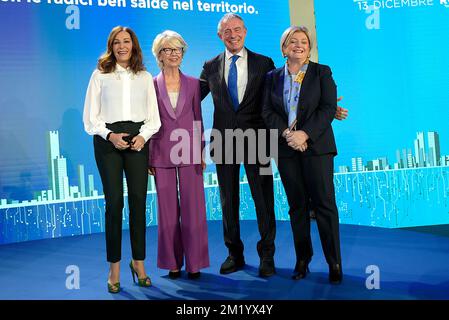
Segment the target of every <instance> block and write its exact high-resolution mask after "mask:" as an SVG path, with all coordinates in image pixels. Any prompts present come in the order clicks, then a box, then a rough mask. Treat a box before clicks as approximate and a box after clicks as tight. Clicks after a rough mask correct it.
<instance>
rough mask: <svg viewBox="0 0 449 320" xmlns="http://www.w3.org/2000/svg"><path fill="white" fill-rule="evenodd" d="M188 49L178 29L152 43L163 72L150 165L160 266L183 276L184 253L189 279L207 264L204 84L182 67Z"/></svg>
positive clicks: (156, 81) (172, 275) (158, 86)
mask: <svg viewBox="0 0 449 320" xmlns="http://www.w3.org/2000/svg"><path fill="white" fill-rule="evenodd" d="M186 49H187V44H186V42H185V41H184V39H183V38H182V37H181V36H180V35H179V34H178V33H176V32H174V31H169V30H167V31H164V32H162V33H161V34H159V35H157V36H156V38H155V40H154V42H153V54H154V56H155V57H156V61H157V63H158V65H159V67H160V68H161V70H162V71H161V72H160V73H159V75H158V76H157V77H155V78H154V86H155V88H156V95H157V100H158V106H159V113H160V117H161V123H162V126H161V129H160V130H159V132H158V133H157V134H156V135H154V136H153V137H152V139H151V141H150V153H149V154H150V159H149V167H150V173H151V174H154V175H155V182H156V190H157V198H158V258H157V265H158V267H159V268H162V269H168V270H170V272H169V274H168V275H169V277H170V278H172V279H175V278H178V277H179V276H180V275H181V271H180V270H181V267H182V266H183V264H184V257H185V264H186V271H187V272H188V277H189V278H190V279H195V278H198V277H199V276H200V269H202V268H206V267H208V266H209V253H208V239H207V224H206V204H205V197H204V182H203V169H204V168H205V164H204V162H203V161H202V150H203V148H204V142H203V141H202V135H203V124H202V116H201V94H200V82H199V80H198V79H195V78H192V77H189V76H186V75H184V74H183V73H182V72H181V71H180V70H179V67H180V65H181V62H182V59H183V56H184V53H185V51H186ZM178 187H179V191H178Z"/></svg>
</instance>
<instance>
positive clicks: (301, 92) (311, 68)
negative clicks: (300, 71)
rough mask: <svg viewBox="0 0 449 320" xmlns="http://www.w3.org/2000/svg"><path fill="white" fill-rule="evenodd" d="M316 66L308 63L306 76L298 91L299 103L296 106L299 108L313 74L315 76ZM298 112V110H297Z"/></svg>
mask: <svg viewBox="0 0 449 320" xmlns="http://www.w3.org/2000/svg"><path fill="white" fill-rule="evenodd" d="M315 67H316V64H315V63H314V62H312V61H310V62H309V66H308V67H307V71H306V75H305V76H304V79H303V81H302V84H301V89H300V90H299V101H298V106H301V105H300V104H301V102H302V101H303V98H304V94H305V93H306V92H307V90H308V86H310V82H311V81H312V77H313V74H315ZM298 110H299V108H298Z"/></svg>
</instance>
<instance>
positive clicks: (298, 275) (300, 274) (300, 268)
mask: <svg viewBox="0 0 449 320" xmlns="http://www.w3.org/2000/svg"><path fill="white" fill-rule="evenodd" d="M309 262H310V261H304V260H300V261H298V262H297V263H296V266H295V270H293V275H292V279H293V280H300V279H304V278H305V277H306V276H307V273H309V272H310V270H309Z"/></svg>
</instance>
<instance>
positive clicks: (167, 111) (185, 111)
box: [149, 72, 204, 168]
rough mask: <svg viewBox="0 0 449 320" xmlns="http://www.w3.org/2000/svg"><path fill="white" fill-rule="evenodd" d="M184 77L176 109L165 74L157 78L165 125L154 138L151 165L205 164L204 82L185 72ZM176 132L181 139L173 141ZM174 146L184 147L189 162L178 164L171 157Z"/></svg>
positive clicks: (158, 94) (182, 157) (182, 148)
mask: <svg viewBox="0 0 449 320" xmlns="http://www.w3.org/2000/svg"><path fill="white" fill-rule="evenodd" d="M180 77H181V88H180V91H179V97H178V102H177V104H176V111H174V110H173V108H172V105H171V102H170V98H169V96H168V93H167V87H166V85H165V78H164V74H163V73H162V72H161V73H159V75H158V76H157V77H155V78H154V87H155V89H156V95H157V102H158V106H159V115H160V117H161V128H160V129H159V131H158V132H157V133H156V134H154V135H153V136H152V137H151V139H150V158H149V166H150V167H162V168H171V167H177V166H187V165H192V164H201V152H202V149H203V148H204V141H202V135H203V121H202V116H201V99H200V97H201V96H200V83H199V81H198V79H196V78H193V77H189V76H186V75H184V74H182V73H181V74H180ZM180 129H183V130H180ZM172 133H173V134H174V135H175V137H176V138H178V140H177V141H171V139H170V136H171V135H172ZM187 134H188V135H187ZM173 148H176V150H180V152H179V153H178V154H179V156H180V157H179V158H180V160H184V159H185V160H187V161H180V162H179V163H174V162H173V161H172V160H173V159H171V157H170V153H171V151H172V149H173Z"/></svg>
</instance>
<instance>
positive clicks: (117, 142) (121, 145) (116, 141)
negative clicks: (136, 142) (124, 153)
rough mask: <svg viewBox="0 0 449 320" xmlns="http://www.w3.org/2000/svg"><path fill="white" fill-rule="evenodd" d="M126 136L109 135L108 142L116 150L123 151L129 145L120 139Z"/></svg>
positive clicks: (122, 134) (119, 134)
mask: <svg viewBox="0 0 449 320" xmlns="http://www.w3.org/2000/svg"><path fill="white" fill-rule="evenodd" d="M127 136H129V134H127V133H111V134H110V135H109V141H111V143H112V144H113V145H114V147H116V148H117V149H118V150H125V149H128V148H129V144H128V142H126V141H125V140H123V139H122V138H123V137H127Z"/></svg>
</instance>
